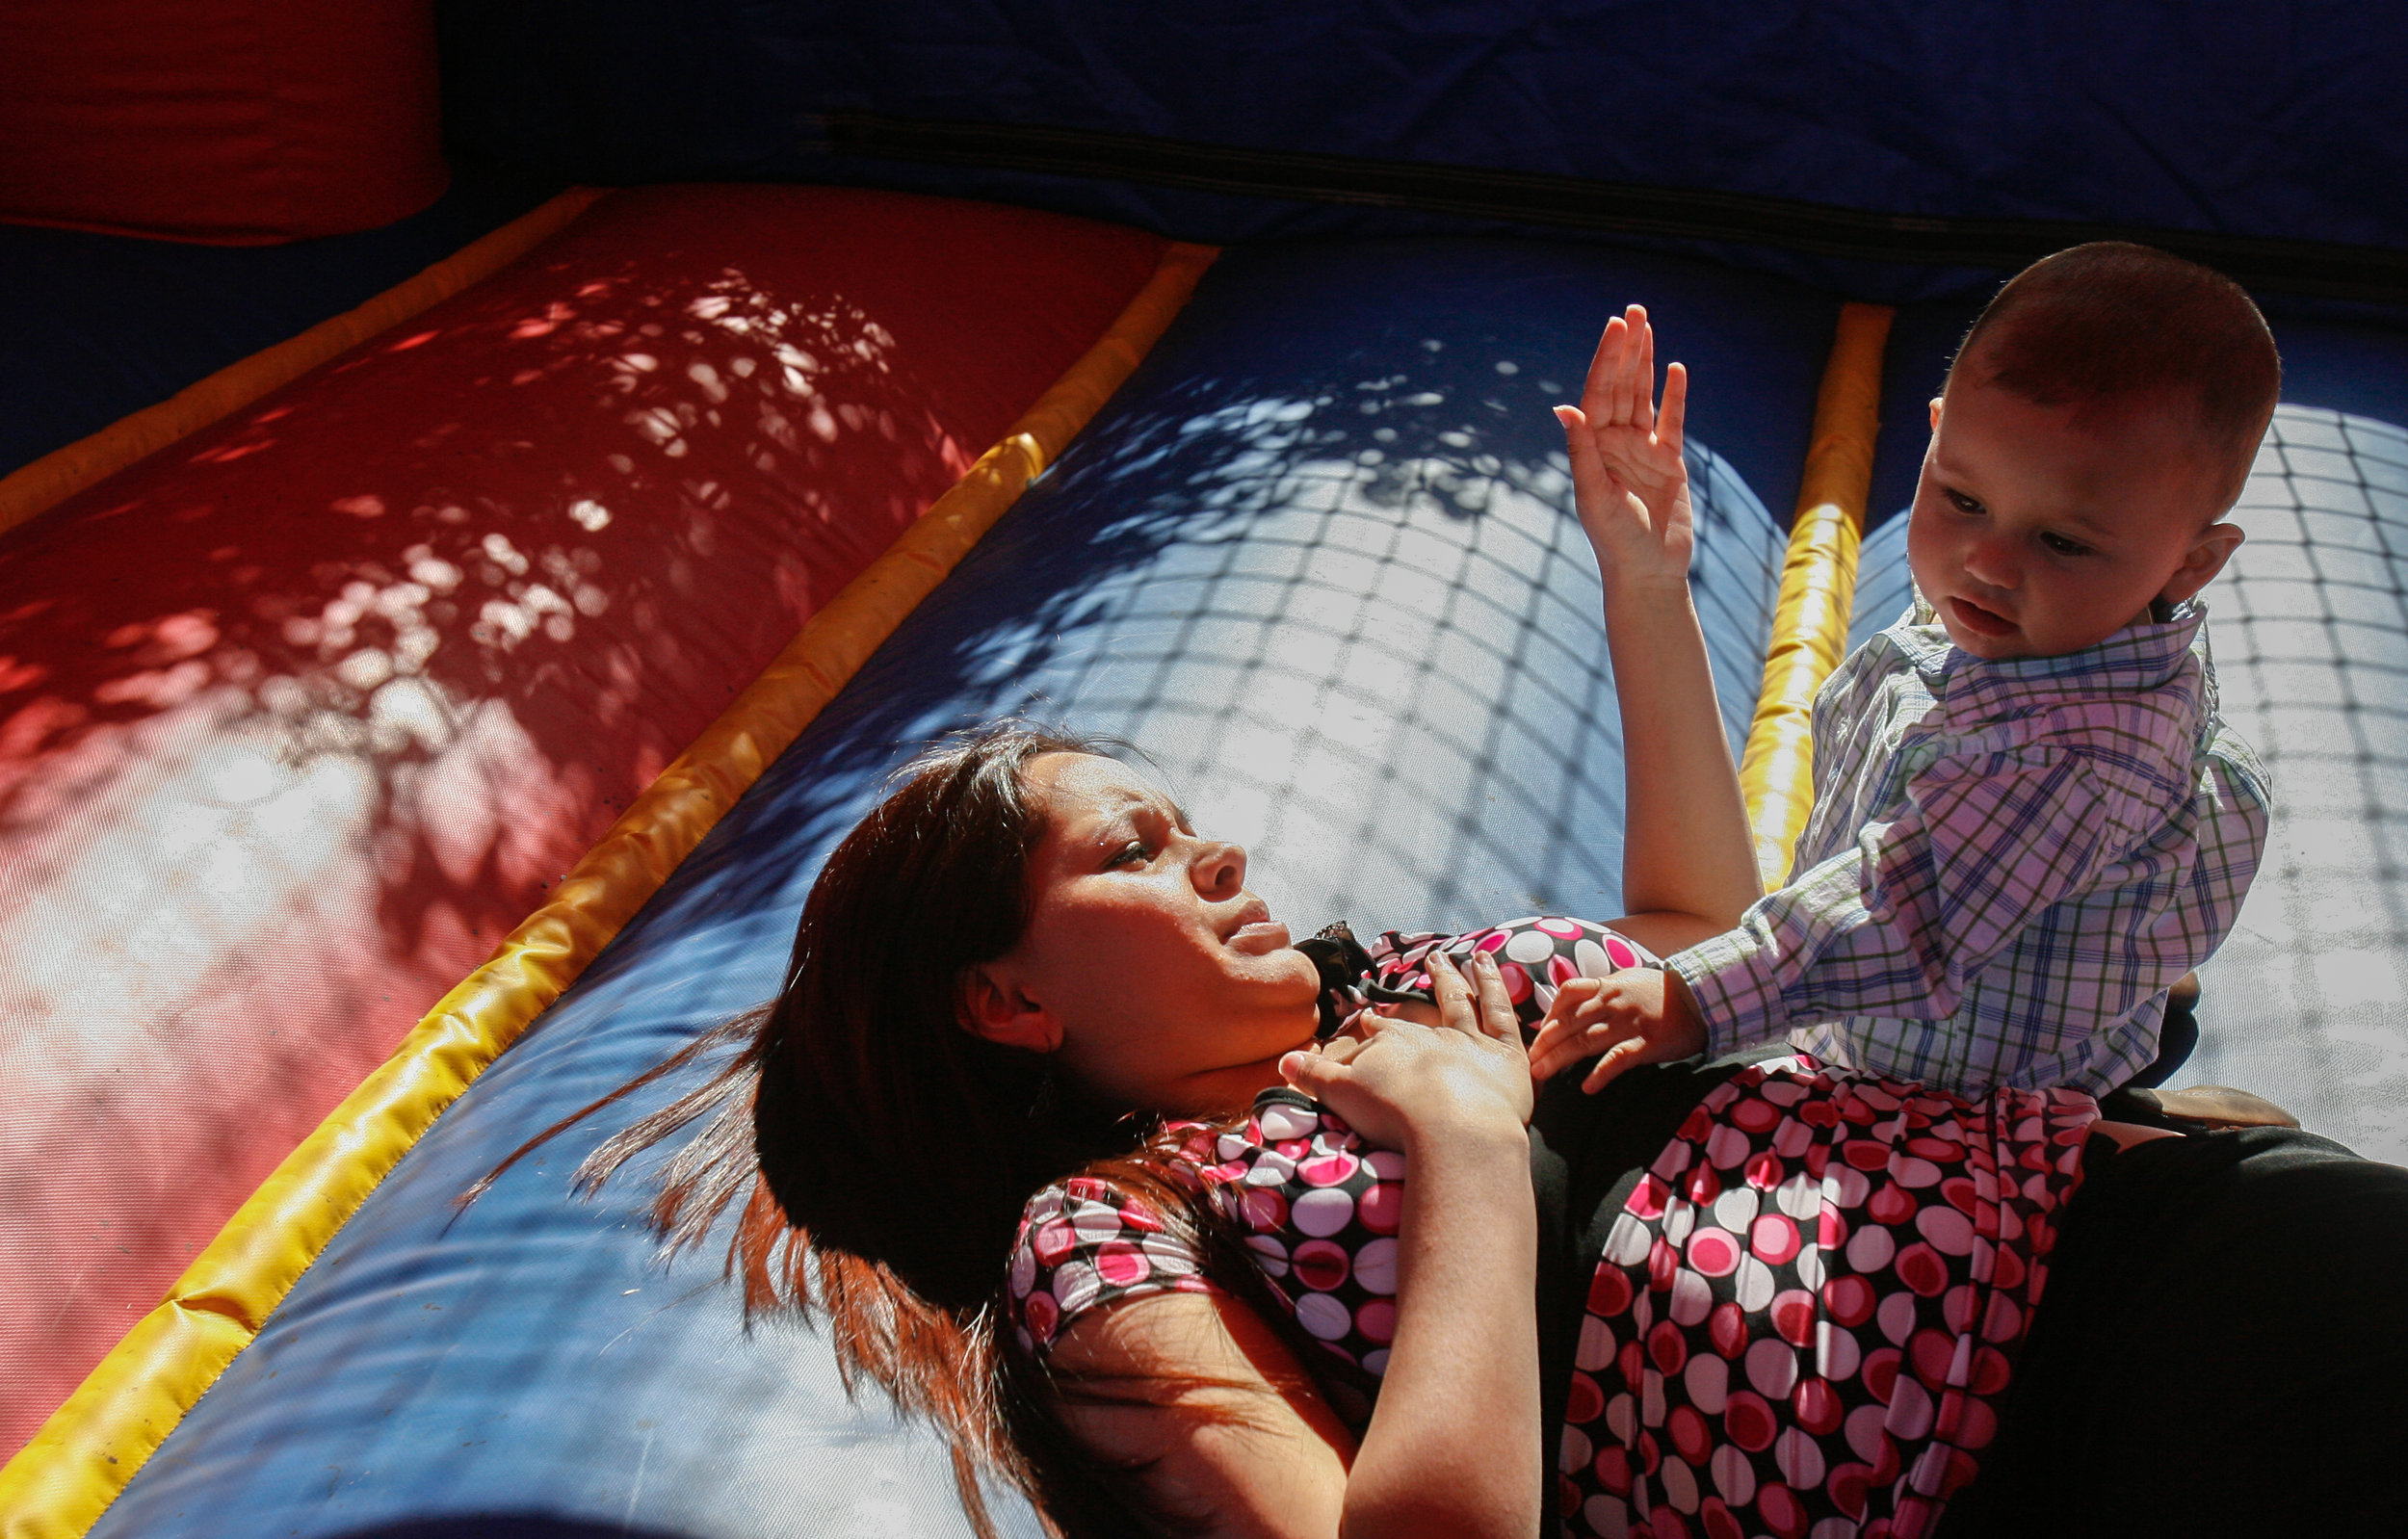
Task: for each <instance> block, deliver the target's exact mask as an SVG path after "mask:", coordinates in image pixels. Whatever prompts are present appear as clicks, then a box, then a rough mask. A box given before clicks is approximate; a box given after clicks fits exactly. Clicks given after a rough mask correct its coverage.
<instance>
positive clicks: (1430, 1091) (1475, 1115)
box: [1279, 952, 1531, 1151]
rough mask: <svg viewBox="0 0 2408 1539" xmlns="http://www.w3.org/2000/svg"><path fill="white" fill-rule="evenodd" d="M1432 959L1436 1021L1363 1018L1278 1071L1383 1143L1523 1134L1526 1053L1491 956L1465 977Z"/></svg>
mask: <svg viewBox="0 0 2408 1539" xmlns="http://www.w3.org/2000/svg"><path fill="white" fill-rule="evenodd" d="M1426 966H1427V967H1428V969H1429V978H1430V992H1431V993H1433V994H1434V995H1436V996H1437V999H1438V1025H1437V1026H1436V1027H1434V1028H1432V1027H1426V1026H1421V1025H1417V1024H1414V1023H1411V1022H1406V1021H1399V1020H1394V1019H1390V1018H1386V1017H1378V1016H1369V1017H1362V1018H1358V1019H1361V1020H1368V1021H1369V1022H1370V1026H1369V1029H1368V1031H1367V1032H1366V1034H1365V1035H1363V1036H1362V1037H1360V1038H1353V1037H1340V1038H1337V1039H1336V1040H1334V1041H1330V1042H1325V1043H1323V1044H1322V1046H1321V1047H1320V1048H1319V1049H1318V1050H1316V1051H1313V1052H1299V1053H1291V1054H1289V1055H1288V1056H1286V1057H1284V1058H1282V1059H1280V1060H1279V1072H1280V1073H1281V1075H1282V1076H1284V1077H1285V1078H1286V1079H1287V1081H1288V1083H1290V1084H1292V1085H1294V1086H1296V1088H1297V1089H1299V1090H1301V1091H1303V1092H1304V1093H1305V1094H1307V1095H1309V1096H1312V1097H1313V1098H1314V1099H1315V1100H1317V1101H1320V1102H1321V1103H1322V1105H1324V1106H1326V1107H1328V1108H1329V1109H1331V1110H1332V1111H1335V1112H1336V1113H1338V1115H1340V1116H1341V1117H1344V1118H1345V1119H1346V1120H1347V1122H1348V1125H1349V1126H1351V1127H1352V1128H1353V1129H1354V1131H1355V1132H1357V1133H1359V1134H1361V1135H1363V1136H1364V1137H1365V1138H1366V1139H1368V1140H1370V1141H1371V1142H1373V1143H1374V1144H1379V1145H1382V1146H1384V1147H1386V1148H1390V1149H1400V1150H1408V1151H1409V1150H1410V1149H1411V1148H1412V1146H1413V1145H1414V1144H1415V1143H1416V1142H1417V1141H1419V1140H1420V1139H1423V1138H1426V1137H1430V1136H1433V1135H1445V1134H1451V1133H1460V1132H1470V1131H1475V1130H1479V1131H1501V1130H1505V1129H1510V1130H1512V1131H1513V1132H1515V1133H1517V1134H1518V1133H1519V1132H1520V1130H1521V1128H1522V1127H1523V1125H1525V1124H1526V1123H1528V1122H1529V1121H1530V1116H1531V1070H1530V1058H1529V1056H1528V1055H1527V1054H1526V1053H1525V1052H1524V1051H1523V1047H1522V1029H1521V1023H1520V1022H1519V1021H1517V1020H1516V1019H1515V1018H1514V1014H1513V1002H1512V1000H1511V999H1510V998H1508V997H1507V995H1506V993H1505V978H1503V976H1501V975H1500V974H1499V973H1498V971H1497V964H1496V962H1495V960H1494V959H1493V958H1491V957H1489V956H1488V955H1486V954H1485V953H1483V954H1481V955H1480V956H1479V959H1478V960H1476V961H1475V962H1474V963H1473V964H1472V973H1471V976H1470V978H1466V977H1465V976H1464V974H1463V973H1462V972H1460V971H1459V970H1457V968H1456V967H1455V965H1454V963H1453V962H1452V961H1451V960H1449V959H1448V958H1447V957H1446V956H1444V955H1443V954H1440V953H1438V952H1432V953H1431V954H1430V956H1429V959H1428V961H1427V963H1426Z"/></svg>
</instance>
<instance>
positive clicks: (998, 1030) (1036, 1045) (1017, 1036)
mask: <svg viewBox="0 0 2408 1539" xmlns="http://www.w3.org/2000/svg"><path fill="white" fill-rule="evenodd" d="M956 1011H957V1013H958V1014H959V1015H960V1017H961V1028H962V1030H965V1031H967V1032H969V1033H970V1034H971V1035H972V1036H977V1037H984V1038H985V1039H986V1040H987V1041H989V1042H1000V1043H1002V1044H1003V1045H1004V1046H1006V1047H1013V1048H1026V1049H1028V1050H1029V1051H1030V1052H1032V1053H1051V1052H1054V1051H1055V1050H1056V1049H1058V1048H1060V1046H1061V1023H1060V1021H1058V1020H1056V1019H1055V1018H1054V1012H1053V1011H1051V1010H1049V1009H1047V1008H1046V1007H1045V1006H1044V1005H1042V1004H1038V1003H1037V1002H1036V1001H1034V1000H1033V999H1031V998H1030V997H1029V992H1028V990H1027V989H1026V988H1025V987H1023V986H1022V983H1021V980H1020V978H1018V977H1017V976H1016V974H1015V973H1014V971H1013V969H1012V967H1011V964H1010V963H1009V962H1008V961H1001V962H987V963H983V964H982V965H980V966H978V967H973V968H970V969H969V970H967V971H966V972H964V973H963V974H962V975H961V986H960V988H959V990H958V991H957V1004H956Z"/></svg>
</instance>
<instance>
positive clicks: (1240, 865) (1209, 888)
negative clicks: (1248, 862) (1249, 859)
mask: <svg viewBox="0 0 2408 1539" xmlns="http://www.w3.org/2000/svg"><path fill="white" fill-rule="evenodd" d="M1244 885H1245V847H1244V846H1243V845H1232V844H1228V843H1226V842H1223V841H1216V842H1214V843H1213V844H1212V845H1211V846H1209V847H1208V848H1206V849H1205V851H1204V854H1203V855H1202V857H1201V858H1199V859H1198V860H1197V861H1196V863H1195V886H1196V890H1197V891H1198V892H1200V893H1202V894H1204V895H1205V896H1206V897H1207V898H1219V897H1226V896H1227V895H1228V894H1230V893H1234V892H1236V891H1237V890H1238V889H1239V888H1241V887H1243V886H1244Z"/></svg>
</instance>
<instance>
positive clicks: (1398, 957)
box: [1336, 915, 1657, 1031]
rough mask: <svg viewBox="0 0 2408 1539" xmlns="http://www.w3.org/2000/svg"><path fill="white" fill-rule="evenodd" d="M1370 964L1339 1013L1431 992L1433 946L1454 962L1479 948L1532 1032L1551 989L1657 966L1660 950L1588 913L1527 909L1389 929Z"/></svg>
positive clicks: (1544, 1010)
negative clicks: (1452, 926)
mask: <svg viewBox="0 0 2408 1539" xmlns="http://www.w3.org/2000/svg"><path fill="white" fill-rule="evenodd" d="M1366 950H1368V952H1370V954H1371V960H1372V970H1371V973H1370V975H1369V977H1367V978H1365V979H1364V984H1365V985H1367V986H1365V987H1360V988H1357V989H1354V990H1351V991H1349V992H1350V993H1352V994H1355V995H1357V996H1360V997H1358V998H1354V999H1351V1000H1347V1001H1339V1002H1336V1003H1337V1013H1338V1014H1339V1015H1341V1016H1343V1015H1345V1014H1346V1013H1347V1012H1348V1009H1349V1008H1350V1007H1352V1006H1354V1005H1359V1004H1362V1003H1363V1002H1364V1000H1366V999H1371V1000H1378V999H1389V1000H1394V999H1398V998H1403V997H1410V998H1415V999H1422V1000H1426V999H1428V998H1429V972H1428V970H1427V968H1426V965H1425V964H1426V961H1427V959H1428V957H1429V953H1430V952H1433V951H1439V952H1445V953H1446V954H1447V955H1448V956H1450V957H1452V958H1453V959H1454V960H1455V961H1457V962H1463V961H1466V960H1468V959H1469V958H1470V957H1471V956H1472V954H1473V953H1474V952H1488V953H1489V954H1490V955H1492V956H1494V957H1495V958H1496V959H1497V970H1498V972H1499V973H1500V974H1501V975H1503V976H1504V978H1505V993H1506V995H1507V997H1509V998H1510V999H1511V1000H1512V1001H1513V1013H1514V1014H1515V1016H1517V1017H1518V1018H1519V1019H1520V1020H1521V1023H1522V1027H1523V1030H1525V1031H1534V1030H1537V1029H1538V1023H1539V1022H1540V1021H1541V1020H1542V1019H1544V1018H1545V1017H1546V1014H1547V1006H1549V1005H1550V1004H1554V1003H1555V999H1556V990H1557V988H1558V987H1560V986H1561V985H1562V984H1563V983H1564V982H1565V980H1567V979H1570V978H1604V977H1606V976H1607V975H1609V974H1610V973H1615V972H1619V971H1620V970H1622V969H1623V968H1626V967H1654V966H1655V965H1657V957H1656V956H1655V954H1654V953H1653V952H1649V951H1648V950H1647V949H1646V948H1645V947H1643V946H1640V945H1639V944H1637V943H1636V942H1635V941H1633V940H1631V939H1630V938H1628V937H1627V936H1623V935H1619V934H1616V933H1615V932H1614V931H1612V930H1610V929H1608V928H1607V927H1606V926H1603V925H1599V924H1597V923H1595V922H1593V921H1590V920H1585V919H1557V918H1556V917H1554V916H1553V915H1532V916H1530V917H1528V918H1524V919H1515V920H1508V921H1506V922H1505V924H1502V925H1492V926H1489V927H1488V928H1486V929H1476V930H1469V931H1466V932H1465V933H1463V934H1461V935H1440V934H1437V933H1434V932H1432V931H1428V930H1419V931H1414V932H1412V933H1404V932H1401V931H1398V930H1393V929H1392V930H1389V931H1387V932H1386V933H1385V934H1383V935H1381V936H1380V937H1379V938H1378V939H1377V940H1375V941H1374V942H1372V944H1371V945H1370V946H1369V947H1368V948H1366Z"/></svg>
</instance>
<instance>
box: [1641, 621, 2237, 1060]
mask: <svg viewBox="0 0 2408 1539" xmlns="http://www.w3.org/2000/svg"><path fill="white" fill-rule="evenodd" d="M2206 617H2207V612H2206V607H2205V606H2204V605H2202V604H2200V603H2199V602H2198V601H2196V600H2193V601H2191V602H2188V603H2186V604H2183V605H2181V606H2179V607H2178V608H2177V609H2176V610H2175V611H2174V614H2173V618H2172V619H2171V620H2169V621H2167V622H2166V623H2164V624H2161V625H2159V624H2149V623H2144V624H2140V625H2135V626H2130V627H2127V628H2126V629H2124V630H2121V631H2118V632H2117V633H2116V634H2115V635H2113V636H2111V637H2109V638H2108V639H2106V640H2104V641H2102V642H2100V643H2099V644H2098V645H2096V646H2093V647H2089V648H2086V649H2085V650H2083V651H2080V652H2074V653H2069V654H2067V655H2065V656H2063V657H2049V658H2021V659H2016V660H2013V661H2010V662H2002V663H1990V662H1984V661H1982V660H1981V659H1979V658H1976V657H1974V656H1972V655H1971V654H1969V653H1966V652H1962V651H1959V650H1958V649H1957V648H1955V647H1953V646H1951V645H1950V644H1949V639H1948V633H1947V631H1946V630H1944V629H1943V628H1942V627H1941V626H1940V624H1939V623H1938V617H1937V615H1935V614H1934V613H1933V612H1932V611H1931V609H1930V608H1929V607H1928V606H1927V605H1925V604H1924V602H1923V600H1922V598H1921V597H1920V596H1919V597H1918V598H1917V599H1916V601H1915V604H1914V606H1913V607H1912V608H1911V609H1909V610H1908V611H1907V613H1906V614H1905V615H1904V616H1903V617H1902V618H1901V619H1900V620H1899V621H1898V623H1897V624H1896V625H1893V626H1891V627H1890V628H1889V629H1888V630H1886V631H1884V632H1882V633H1881V634H1880V635H1879V636H1877V637H1875V638H1874V639H1871V641H1868V642H1867V643H1865V645H1863V646H1862V647H1860V648H1858V649H1857V650H1856V652H1855V653H1854V654H1853V655H1851V656H1850V657H1849V658H1848V659H1847V660H1846V661H1845V662H1844V663H1842V664H1841V665H1840V666H1839V667H1838V668H1837V669H1836V670H1835V671H1834V672H1833V673H1832V675H1831V677H1830V678H1829V680H1827V681H1826V682H1825V683H1824V685H1823V688H1822V692H1821V693H1820V694H1819V696H1818V697H1817V698H1816V701H1815V718H1814V726H1815V808H1814V812H1813V813H1812V815H1811V816H1810V817H1809V818H1808V820H1807V823H1806V831H1805V832H1804V833H1803V834H1802V835H1800V836H1799V838H1798V842H1797V852H1796V857H1795V861H1794V864H1793V866H1792V867H1791V873H1792V875H1791V880H1790V884H1789V885H1788V886H1787V887H1784V888H1782V889H1781V890H1780V891H1778V892H1776V893H1772V894H1769V895H1768V896H1767V897H1766V898H1764V899H1762V900H1759V901H1758V902H1757V903H1756V905H1755V906H1754V907H1752V908H1750V909H1749V910H1748V911H1747V913H1746V915H1745V916H1744V917H1743V918H1742V919H1741V922H1740V926H1739V927H1738V928H1737V929H1734V930H1732V931H1730V932H1728V933H1727V934H1723V935H1718V936H1716V937H1714V939H1712V940H1709V941H1706V942H1704V943H1702V944H1700V945H1697V946H1693V947H1691V948H1689V949H1688V951H1685V952H1677V953H1675V954H1674V955H1672V956H1671V957H1668V958H1667V959H1666V962H1665V965H1666V966H1668V967H1670V968H1672V969H1673V970H1675V971H1676V972H1678V973H1679V974H1680V975H1681V976H1682V977H1683V978H1687V979H1688V984H1689V987H1690V989H1691V990H1692V991H1693V992H1694V993H1695V994H1696V996H1697V1003H1698V1004H1699V1006H1700V1007H1701V1008H1702V1009H1703V1011H1704V1013H1705V1017H1706V1022H1707V1035H1708V1043H1709V1046H1708V1051H1709V1052H1710V1053H1714V1054H1719V1053H1724V1052H1728V1051H1730V1050H1731V1049H1734V1048H1737V1047H1741V1046H1743V1045H1745V1044H1747V1043H1751V1042H1759V1041H1764V1040H1767V1039H1768V1038H1771V1037H1774V1036H1778V1035H1780V1034H1782V1033H1783V1032H1785V1031H1786V1032H1787V1033H1788V1034H1789V1038H1790V1040H1791V1041H1792V1042H1793V1043H1794V1044H1796V1045H1797V1046H1798V1047H1800V1048H1802V1049H1805V1050H1806V1051H1808V1052H1811V1053H1813V1054H1814V1055H1815V1056H1818V1057H1820V1058H1822V1059H1823V1060H1824V1061H1826V1062H1831V1063H1839V1064H1846V1065H1850V1066H1854V1067H1858V1068H1865V1069H1871V1070H1874V1071H1876V1072H1878V1073H1881V1074H1886V1075H1892V1076H1896V1077H1898V1078H1900V1079H1907V1080H1914V1081H1918V1082H1921V1083H1924V1084H1929V1085H1935V1086H1939V1087H1942V1088H1945V1089H1949V1090H1953V1091H1956V1092H1958V1093H1960V1094H1981V1093H1983V1092H1986V1091H1989V1090H1992V1089H1996V1088H1999V1087H2002V1086H2023V1087H2036V1086H2042V1085H2057V1084H2062V1085H2072V1086H2075V1087H2077V1088H2081V1089H2085V1090H2090V1091H2094V1092H2098V1091H2105V1090H2108V1089H2111V1088H2113V1087H2114V1086H2116V1085H2118V1084H2121V1083H2123V1082H2124V1081H2126V1080H2128V1079H2130V1078H2131V1077H2132V1076H2133V1074H2134V1073H2136V1072H2138V1071H2139V1070H2140V1069H2142V1068H2144V1067H2146V1066H2147V1065H2148V1064H2149V1063H2150V1062H2152V1061H2153V1060H2154V1059H2155V1058H2156V1056H2157V1045H2158V1029H2159V1024H2160V1023H2161V1022H2162V1020H2163V1019H2164V1013H2165V990H2166V987H2167V985H2169V984H2171V983H2172V982H2174V981H2175V980H2176V979H2177V978H2181V977H2182V976H2183V974H2185V973H2186V972H2188V971H2189V970H2190V969H2191V968H2193V967H2195V966H2197V965H2198V964H2199V963H2200V962H2201V961H2203V960H2205V959H2206V958H2207V955H2208V953H2209V952H2212V951H2214V950H2215V948H2216V946H2217V944H2218V943H2219V942H2221V941H2222V940H2223V939H2224V936H2225V934H2226V933H2227V932H2228V931H2229V930H2230V929H2231V928H2232V926H2233V920H2234V917H2235V916H2236V915H2237V914H2238V911H2239V908H2240V900H2241V897H2242V895H2243V894H2244V893H2246V892H2247V891H2248V890H2249V878H2250V877H2251V876H2252V875H2253V874H2256V872H2257V869H2258V857H2259V854H2260V852H2261V851H2262V850H2264V848H2265V836H2266V818H2267V813H2268V811H2269V804H2270V801H2271V788H2270V786H2269V785H2268V782H2267V778H2266V772H2265V769H2264V767H2263V766H2262V765H2260V764H2259V763H2258V760H2257V756H2256V755H2255V754H2253V753H2252V752H2250V750H2249V746H2248V744H2246V743H2243V742H2241V740H2240V739H2239V738H2238V736H2236V735H2235V734H2234V733H2233V732H2232V731H2231V729H2229V728H2228V727H2226V726H2225V725H2224V722H2223V720H2222V718H2220V717H2218V716H2217V715H2216V710H2215V673H2214V668H2213V666H2212V663H2211V662H2210V660H2209V657H2208V650H2207V638H2206V635H2205V634H2204V623H2203V622H2204V621H2205V620H2206Z"/></svg>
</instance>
